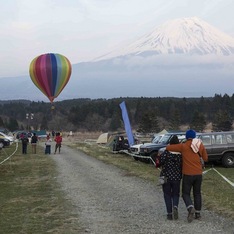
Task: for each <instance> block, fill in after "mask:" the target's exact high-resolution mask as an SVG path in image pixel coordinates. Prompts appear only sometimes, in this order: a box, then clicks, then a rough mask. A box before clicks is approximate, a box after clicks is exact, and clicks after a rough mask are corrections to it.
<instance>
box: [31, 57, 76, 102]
mask: <svg viewBox="0 0 234 234" xmlns="http://www.w3.org/2000/svg"><path fill="white" fill-rule="evenodd" d="M71 70H72V69H71V63H70V61H69V60H68V59H67V58H66V57H65V56H63V55H61V54H52V53H49V54H42V55H40V56H38V57H36V58H34V59H33V60H32V62H31V64H30V67H29V74H30V77H31V79H32V81H33V83H34V84H35V85H36V86H37V88H38V89H40V90H41V92H42V93H44V94H45V95H46V96H47V97H48V98H49V100H50V102H51V103H52V102H53V101H54V99H55V98H56V97H58V95H59V94H60V93H61V92H62V90H63V89H64V87H65V86H66V84H67V83H68V81H69V79H70V76H71Z"/></svg>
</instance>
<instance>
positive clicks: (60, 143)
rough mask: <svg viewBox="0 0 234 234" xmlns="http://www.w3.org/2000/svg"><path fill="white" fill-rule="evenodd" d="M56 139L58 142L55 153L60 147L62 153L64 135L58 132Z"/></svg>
mask: <svg viewBox="0 0 234 234" xmlns="http://www.w3.org/2000/svg"><path fill="white" fill-rule="evenodd" d="M54 140H55V142H56V144H55V151H54V154H56V152H57V149H58V151H59V154H60V150H61V146H62V136H61V135H60V133H59V132H57V133H56V137H55V139H54Z"/></svg>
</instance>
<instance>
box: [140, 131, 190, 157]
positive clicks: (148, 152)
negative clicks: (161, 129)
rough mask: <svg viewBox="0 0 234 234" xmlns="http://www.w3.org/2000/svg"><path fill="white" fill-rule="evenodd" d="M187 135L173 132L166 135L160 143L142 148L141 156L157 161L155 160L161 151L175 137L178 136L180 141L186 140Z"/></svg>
mask: <svg viewBox="0 0 234 234" xmlns="http://www.w3.org/2000/svg"><path fill="white" fill-rule="evenodd" d="M185 134H186V133H185V132H171V133H167V134H165V135H164V136H163V137H162V138H161V139H160V141H159V142H158V143H147V144H143V145H142V146H141V147H140V155H141V156H146V157H151V158H152V160H153V161H155V158H156V156H157V155H158V151H159V149H161V148H163V147H165V146H167V145H168V144H169V142H170V139H171V138H172V136H173V135H177V136H178V138H179V140H184V139H185V138H186V136H185Z"/></svg>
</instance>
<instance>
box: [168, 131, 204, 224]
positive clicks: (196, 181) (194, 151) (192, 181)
mask: <svg viewBox="0 0 234 234" xmlns="http://www.w3.org/2000/svg"><path fill="white" fill-rule="evenodd" d="M186 139H187V141H186V142H185V143H181V144H176V145H168V146H167V147H166V149H167V150H168V151H175V152H180V153H181V154H182V174H183V181H182V197H183V200H184V203H185V205H186V208H187V210H188V218H187V219H188V222H189V223H190V222H192V221H193V219H194V214H195V218H196V219H200V218H201V215H200V211H201V206H202V197H201V184H202V168H203V163H202V161H205V162H207V161H208V155H207V152H206V149H205V147H204V145H203V144H202V142H201V140H200V139H196V132H195V131H194V130H192V129H190V130H188V131H187V132H186ZM191 189H193V199H194V205H193V202H192V199H191V196H190V193H191Z"/></svg>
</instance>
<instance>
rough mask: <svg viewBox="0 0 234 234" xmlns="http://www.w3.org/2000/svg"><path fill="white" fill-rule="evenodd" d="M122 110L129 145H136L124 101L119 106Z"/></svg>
mask: <svg viewBox="0 0 234 234" xmlns="http://www.w3.org/2000/svg"><path fill="white" fill-rule="evenodd" d="M119 105H120V108H121V110H122V117H123V121H124V127H125V131H126V133H127V136H128V143H129V145H130V146H131V145H133V144H134V137H133V134H132V128H131V124H130V121H129V118H128V111H127V108H126V105H125V101H123V102H122V103H120V104H119Z"/></svg>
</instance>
